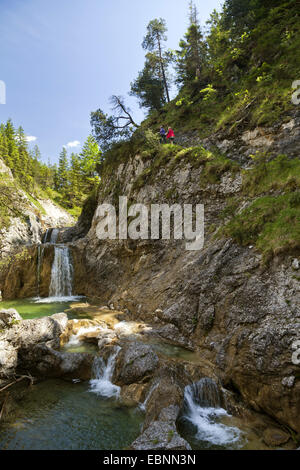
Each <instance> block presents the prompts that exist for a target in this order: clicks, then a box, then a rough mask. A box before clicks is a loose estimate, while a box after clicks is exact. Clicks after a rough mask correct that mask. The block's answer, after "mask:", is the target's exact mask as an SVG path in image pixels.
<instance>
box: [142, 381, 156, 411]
mask: <svg viewBox="0 0 300 470" xmlns="http://www.w3.org/2000/svg"><path fill="white" fill-rule="evenodd" d="M158 386H159V383H158V382H154V384H153V385H152V386H151V387H150V390H149V392H148V393H147V395H146V398H145V401H144V403H140V405H139V408H140V409H141V410H142V411H146V406H147V403H148V401H149V400H150V398H151V395H152V393H153V392H154V390H156V389H157V387H158Z"/></svg>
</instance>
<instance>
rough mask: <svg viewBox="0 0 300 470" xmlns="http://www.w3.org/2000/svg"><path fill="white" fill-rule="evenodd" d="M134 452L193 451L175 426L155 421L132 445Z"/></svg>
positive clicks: (166, 422)
mask: <svg viewBox="0 0 300 470" xmlns="http://www.w3.org/2000/svg"><path fill="white" fill-rule="evenodd" d="M131 448H132V449H134V450H191V446H190V445H189V443H188V442H187V441H185V440H184V439H183V438H182V437H180V436H179V434H178V432H177V430H176V426H175V424H174V423H173V424H171V423H170V422H168V421H154V422H153V423H151V424H150V426H149V427H148V428H147V429H146V430H145V431H144V432H143V433H142V434H141V435H140V436H139V437H138V438H137V439H136V440H135V441H134V442H133V443H132V444H131Z"/></svg>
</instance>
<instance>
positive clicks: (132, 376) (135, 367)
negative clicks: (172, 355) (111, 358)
mask: <svg viewBox="0 0 300 470" xmlns="http://www.w3.org/2000/svg"><path fill="white" fill-rule="evenodd" d="M157 365H158V356H157V354H156V353H155V352H154V351H153V349H152V348H151V346H148V345H146V344H143V343H139V342H137V341H134V342H130V343H125V344H123V345H122V350H121V352H120V354H119V355H118V358H117V366H116V373H115V380H117V381H118V382H119V383H122V384H126V385H128V384H131V383H136V382H139V381H140V380H141V379H142V378H143V377H145V376H146V375H147V374H150V373H151V372H153V371H154V370H155V368H156V367H157Z"/></svg>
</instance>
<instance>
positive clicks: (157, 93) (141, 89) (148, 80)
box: [130, 60, 165, 111]
mask: <svg viewBox="0 0 300 470" xmlns="http://www.w3.org/2000/svg"><path fill="white" fill-rule="evenodd" d="M164 93H165V92H164V85H163V82H162V80H161V79H160V77H159V76H158V75H157V67H154V66H153V64H152V63H151V61H149V60H146V63H145V66H144V68H143V70H142V71H141V72H139V75H138V77H137V78H136V79H135V80H134V82H133V83H131V91H130V95H131V96H136V97H137V98H138V100H139V104H140V107H141V108H146V109H148V110H149V111H153V110H157V111H158V110H160V109H161V108H162V107H163V105H164V104H165V95H164Z"/></svg>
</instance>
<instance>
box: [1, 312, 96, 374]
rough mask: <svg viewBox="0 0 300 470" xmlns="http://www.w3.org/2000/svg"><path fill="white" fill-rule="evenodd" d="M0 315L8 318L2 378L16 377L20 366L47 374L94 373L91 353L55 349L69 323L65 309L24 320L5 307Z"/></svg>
mask: <svg viewBox="0 0 300 470" xmlns="http://www.w3.org/2000/svg"><path fill="white" fill-rule="evenodd" d="M0 318H1V319H2V322H3V318H5V319H6V321H7V320H9V323H8V322H7V323H6V324H7V325H8V326H6V327H5V328H4V329H3V330H1V333H0V381H1V380H5V379H9V378H11V377H13V376H14V375H15V373H16V371H17V369H18V370H25V371H31V372H32V374H35V375H40V376H47V377H49V376H50V377H62V376H64V377H67V378H80V379H83V380H86V379H89V378H90V377H91V367H92V362H93V356H92V355H90V354H79V353H78V354H68V353H66V352H61V351H57V350H56V349H58V348H59V346H60V336H61V334H62V333H63V332H64V330H65V329H66V327H67V323H68V317H67V315H66V314H65V313H57V314H55V315H52V316H51V317H44V318H38V319H34V320H22V319H19V318H21V317H19V315H18V313H17V312H16V311H14V310H8V311H3V310H2V311H1V317H0ZM11 319H13V320H15V321H13V322H12V325H11Z"/></svg>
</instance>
